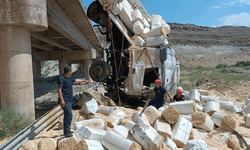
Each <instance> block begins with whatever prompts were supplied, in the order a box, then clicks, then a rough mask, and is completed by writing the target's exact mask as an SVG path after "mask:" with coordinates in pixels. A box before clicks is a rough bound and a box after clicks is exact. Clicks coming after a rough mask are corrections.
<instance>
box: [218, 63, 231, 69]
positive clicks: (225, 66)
mask: <svg viewBox="0 0 250 150" xmlns="http://www.w3.org/2000/svg"><path fill="white" fill-rule="evenodd" d="M227 67H229V66H228V64H218V65H216V67H215V68H216V69H220V68H227Z"/></svg>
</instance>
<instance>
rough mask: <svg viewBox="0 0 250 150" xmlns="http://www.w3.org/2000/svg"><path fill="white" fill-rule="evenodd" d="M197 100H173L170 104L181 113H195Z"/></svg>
mask: <svg viewBox="0 0 250 150" xmlns="http://www.w3.org/2000/svg"><path fill="white" fill-rule="evenodd" d="M194 103H195V102H194V101H193V100H190V101H184V102H173V103H170V104H169V105H170V106H174V107H175V108H176V109H177V110H178V111H179V113H180V114H183V115H187V114H192V113H194V111H193V110H194V105H196V104H194Z"/></svg>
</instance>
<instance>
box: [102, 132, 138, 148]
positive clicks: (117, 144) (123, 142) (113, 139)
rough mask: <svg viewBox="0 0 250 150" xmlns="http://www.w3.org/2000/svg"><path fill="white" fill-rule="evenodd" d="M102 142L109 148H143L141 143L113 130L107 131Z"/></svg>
mask: <svg viewBox="0 0 250 150" xmlns="http://www.w3.org/2000/svg"><path fill="white" fill-rule="evenodd" d="M102 144H103V145H104V146H105V147H106V148H107V149H109V150H141V146H140V145H139V144H137V143H135V142H132V141H130V140H128V139H125V138H123V137H122V136H120V135H119V134H117V133H115V132H113V131H111V130H109V131H107V133H106V135H105V136H104V138H103V140H102Z"/></svg>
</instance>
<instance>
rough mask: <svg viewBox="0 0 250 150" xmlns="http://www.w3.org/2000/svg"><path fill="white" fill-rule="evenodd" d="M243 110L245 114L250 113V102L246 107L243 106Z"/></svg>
mask: <svg viewBox="0 0 250 150" xmlns="http://www.w3.org/2000/svg"><path fill="white" fill-rule="evenodd" d="M242 112H243V115H245V114H249V113H250V103H249V104H248V105H247V106H246V107H244V108H243V111H242Z"/></svg>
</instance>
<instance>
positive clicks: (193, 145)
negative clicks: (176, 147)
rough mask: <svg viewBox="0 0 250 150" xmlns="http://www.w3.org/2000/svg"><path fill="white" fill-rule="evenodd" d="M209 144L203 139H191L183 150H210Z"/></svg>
mask: <svg viewBox="0 0 250 150" xmlns="http://www.w3.org/2000/svg"><path fill="white" fill-rule="evenodd" d="M208 149H209V148H208V146H207V144H206V143H205V142H204V141H203V140H189V141H188V142H187V144H186V145H185V147H184V148H183V150H208Z"/></svg>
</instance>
